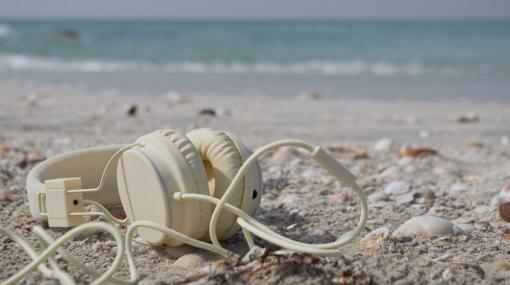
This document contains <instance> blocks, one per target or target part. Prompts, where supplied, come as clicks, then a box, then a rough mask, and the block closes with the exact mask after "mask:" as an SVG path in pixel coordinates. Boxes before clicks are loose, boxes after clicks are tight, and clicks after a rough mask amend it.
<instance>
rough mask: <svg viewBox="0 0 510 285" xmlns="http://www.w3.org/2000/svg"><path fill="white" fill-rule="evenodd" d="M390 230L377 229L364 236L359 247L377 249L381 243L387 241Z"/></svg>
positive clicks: (384, 228)
mask: <svg viewBox="0 0 510 285" xmlns="http://www.w3.org/2000/svg"><path fill="white" fill-rule="evenodd" d="M389 236H390V230H389V229H388V228H387V227H381V228H377V229H375V230H373V231H371V232H369V233H368V234H367V235H366V236H364V237H363V238H362V239H361V240H360V242H359V245H360V246H361V247H362V248H365V249H379V247H380V245H381V241H383V240H385V239H388V238H389Z"/></svg>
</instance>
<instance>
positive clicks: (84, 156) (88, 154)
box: [26, 145, 125, 219]
mask: <svg viewBox="0 0 510 285" xmlns="http://www.w3.org/2000/svg"><path fill="white" fill-rule="evenodd" d="M124 146H125V145H107V146H100V147H93V148H87V149H82V150H78V151H73V152H68V153H64V154H60V155H56V156H54V157H51V158H48V159H46V160H45V161H43V162H41V163H39V164H38V165H37V166H36V167H34V168H33V169H32V170H31V171H30V173H29V174H28V177H27V183H26V186H27V196H28V203H29V206H30V213H31V214H32V216H33V217H35V218H38V219H43V218H44V217H43V216H41V215H40V213H39V206H38V195H39V193H40V192H44V191H45V186H44V181H45V180H48V179H55V178H59V177H81V179H82V186H83V187H84V188H93V187H96V186H97V184H98V183H99V180H100V178H101V175H102V173H103V169H104V166H105V164H106V163H107V162H108V160H109V159H110V158H111V157H112V156H113V155H114V154H115V153H116V152H117V151H119V150H120V149H121V148H122V147H124ZM117 160H118V159H116V160H115V161H113V163H115V164H116V162H117ZM84 196H85V198H86V199H91V200H95V201H97V202H99V203H101V204H103V205H106V206H110V205H116V204H120V198H119V193H118V191H117V176H116V172H115V171H111V172H110V173H108V174H107V176H106V177H105V184H104V189H103V190H102V191H95V192H89V193H84Z"/></svg>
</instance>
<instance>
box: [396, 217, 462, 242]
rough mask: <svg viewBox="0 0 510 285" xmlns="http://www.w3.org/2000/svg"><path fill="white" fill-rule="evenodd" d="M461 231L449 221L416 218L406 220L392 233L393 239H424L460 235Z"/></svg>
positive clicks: (434, 218)
mask: <svg viewBox="0 0 510 285" xmlns="http://www.w3.org/2000/svg"><path fill="white" fill-rule="evenodd" d="M460 233H462V230H461V229H460V228H458V227H456V226H455V225H454V224H453V223H452V222H450V221H449V220H446V219H443V218H440V217H435V216H418V217H414V218H411V219H409V220H407V221H406V222H405V223H403V224H402V225H401V226H400V227H398V229H397V230H396V231H395V232H394V233H393V237H396V238H401V237H412V236H421V237H426V238H432V237H438V236H444V235H452V234H460Z"/></svg>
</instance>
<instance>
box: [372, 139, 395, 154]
mask: <svg viewBox="0 0 510 285" xmlns="http://www.w3.org/2000/svg"><path fill="white" fill-rule="evenodd" d="M392 146H393V141H392V140H391V139H389V138H384V139H381V140H380V141H378V142H376V143H375V145H374V150H375V151H380V152H389V151H390V150H391V147H392Z"/></svg>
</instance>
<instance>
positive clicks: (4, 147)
mask: <svg viewBox="0 0 510 285" xmlns="http://www.w3.org/2000/svg"><path fill="white" fill-rule="evenodd" d="M11 149H12V148H11V147H10V146H7V145H4V144H0V153H2V152H9V151H11Z"/></svg>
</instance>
